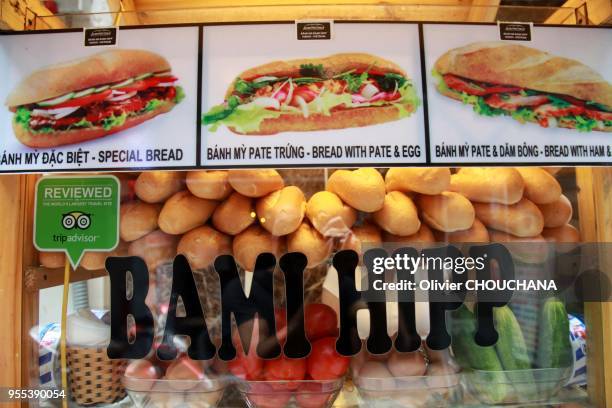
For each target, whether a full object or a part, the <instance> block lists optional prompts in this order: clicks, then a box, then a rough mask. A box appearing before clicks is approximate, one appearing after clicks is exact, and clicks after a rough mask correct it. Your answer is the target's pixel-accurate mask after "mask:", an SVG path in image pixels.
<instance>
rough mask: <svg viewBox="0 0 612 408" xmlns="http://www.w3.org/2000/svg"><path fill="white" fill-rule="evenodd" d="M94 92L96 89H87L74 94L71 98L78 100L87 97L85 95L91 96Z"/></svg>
mask: <svg viewBox="0 0 612 408" xmlns="http://www.w3.org/2000/svg"><path fill="white" fill-rule="evenodd" d="M94 92H96V88H95V87H94V88H87V89H83V90H82V91H79V92H76V93H75V94H74V96H73V98H80V97H81V96H87V95H91V94H92V93H94Z"/></svg>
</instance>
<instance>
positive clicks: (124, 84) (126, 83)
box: [111, 78, 134, 89]
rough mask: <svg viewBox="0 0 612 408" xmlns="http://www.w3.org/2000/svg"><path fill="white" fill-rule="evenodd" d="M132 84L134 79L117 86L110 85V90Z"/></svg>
mask: <svg viewBox="0 0 612 408" xmlns="http://www.w3.org/2000/svg"><path fill="white" fill-rule="evenodd" d="M132 82H134V78H130V79H126V80H125V81H122V82H119V83H118V84H115V85H112V86H111V89H117V88H121V87H122V86H126V85H129V84H131V83H132Z"/></svg>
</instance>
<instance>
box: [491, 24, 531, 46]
mask: <svg viewBox="0 0 612 408" xmlns="http://www.w3.org/2000/svg"><path fill="white" fill-rule="evenodd" d="M497 25H498V26H499V38H500V39H501V40H505V41H531V30H532V28H533V23H509V22H501V21H500V22H498V23H497Z"/></svg>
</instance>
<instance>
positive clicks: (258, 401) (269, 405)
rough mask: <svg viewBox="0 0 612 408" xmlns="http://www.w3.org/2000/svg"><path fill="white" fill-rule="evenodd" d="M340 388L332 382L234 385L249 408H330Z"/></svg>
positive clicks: (340, 381) (302, 381)
mask: <svg viewBox="0 0 612 408" xmlns="http://www.w3.org/2000/svg"><path fill="white" fill-rule="evenodd" d="M343 384H344V377H342V378H338V379H335V380H321V381H318V380H300V381H238V382H236V388H237V389H238V391H239V392H240V394H241V395H242V397H243V398H244V400H245V401H246V403H247V405H248V406H249V407H251V408H283V407H300V408H327V407H331V406H332V404H333V403H334V401H335V400H336V398H337V397H338V393H339V392H340V390H341V389H342V386H343Z"/></svg>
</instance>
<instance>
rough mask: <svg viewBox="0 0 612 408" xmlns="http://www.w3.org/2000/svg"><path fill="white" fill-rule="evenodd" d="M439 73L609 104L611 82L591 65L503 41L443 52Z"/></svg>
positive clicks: (437, 69)
mask: <svg viewBox="0 0 612 408" xmlns="http://www.w3.org/2000/svg"><path fill="white" fill-rule="evenodd" d="M434 68H435V70H436V71H438V72H439V73H440V74H442V75H444V74H454V75H458V76H461V77H464V78H469V79H473V80H476V81H481V82H488V83H493V84H504V85H515V86H519V87H522V88H528V89H533V90H536V91H541V92H549V93H555V94H561V95H568V96H573V97H575V98H578V99H582V100H585V101H594V102H597V103H600V104H603V105H606V106H608V107H610V106H612V85H610V84H609V83H608V82H607V81H606V80H605V79H604V78H603V77H602V76H601V75H600V74H599V73H597V72H596V71H595V70H593V69H592V68H590V67H588V66H586V65H584V64H582V63H580V62H578V61H575V60H572V59H569V58H564V57H557V56H554V55H551V54H549V53H546V52H544V51H540V50H537V49H534V48H529V47H525V46H523V45H518V44H511V43H504V42H482V43H473V44H470V45H467V46H465V47H461V48H455V49H452V50H450V51H447V52H446V53H445V54H443V55H442V56H441V57H440V58H439V59H438V60H437V61H436V64H435V66H434Z"/></svg>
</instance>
